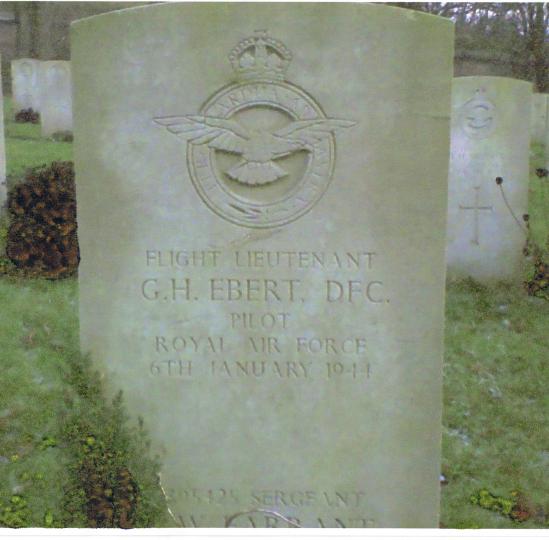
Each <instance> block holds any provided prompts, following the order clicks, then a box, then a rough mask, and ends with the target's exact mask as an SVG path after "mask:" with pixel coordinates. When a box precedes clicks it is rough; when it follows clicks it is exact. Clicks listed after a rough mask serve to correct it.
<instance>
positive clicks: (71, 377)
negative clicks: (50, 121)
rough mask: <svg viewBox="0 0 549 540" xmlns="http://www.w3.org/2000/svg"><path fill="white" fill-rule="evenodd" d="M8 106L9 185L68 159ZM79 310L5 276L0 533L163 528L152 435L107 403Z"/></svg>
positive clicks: (72, 293)
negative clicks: (85, 351) (84, 343)
mask: <svg viewBox="0 0 549 540" xmlns="http://www.w3.org/2000/svg"><path fill="white" fill-rule="evenodd" d="M6 102H7V103H6V111H5V113H6V114H5V117H6V135H7V137H6V153H7V165H8V174H9V175H10V179H11V183H12V184H13V183H14V182H16V181H18V179H19V178H20V177H21V176H22V174H23V172H24V171H25V170H26V169H27V168H29V167H34V166H38V165H42V164H45V163H50V162H51V161H56V160H67V159H72V147H71V144H70V143H63V142H55V141H53V140H49V139H41V138H40V126H39V125H38V126H37V125H31V124H15V123H14V122H13V117H12V115H11V111H10V100H9V99H8V100H6ZM5 225H6V224H5V220H4V223H3V224H2V226H1V227H0V228H2V229H3V230H2V234H0V249H1V250H2V252H3V249H4V244H5ZM77 302H78V295H77V283H76V280H75V279H74V278H73V279H65V280H60V281H48V280H43V279H24V278H20V277H16V276H13V275H11V276H8V275H5V276H0V305H1V306H2V309H1V311H0V351H1V359H2V361H1V365H2V386H1V392H0V526H4V527H86V526H91V525H97V526H99V525H102V524H103V525H104V524H105V523H109V522H112V523H114V524H116V525H124V523H122V522H123V521H124V520H123V519H121V515H122V514H123V512H124V511H126V509H124V508H123V507H122V506H123V505H124V504H125V505H126V506H128V507H129V513H130V514H131V515H130V516H129V517H130V519H129V521H130V522H131V524H132V525H133V526H141V527H147V526H148V527H150V526H162V525H166V524H167V523H168V521H167V515H166V508H165V501H164V498H163V495H162V492H161V491H160V488H159V486H158V483H157V477H156V472H157V470H158V463H157V462H156V461H155V459H154V457H151V456H150V452H149V451H148V441H147V438H146V434H145V433H144V432H143V431H142V429H140V426H139V425H138V426H130V425H129V424H128V422H127V420H126V418H125V415H124V412H123V404H122V403H121V402H120V400H117V401H116V402H115V403H106V402H105V400H104V398H103V393H102V390H101V385H100V384H99V380H98V377H97V375H96V374H95V373H94V372H93V371H92V369H91V367H90V364H89V361H88V359H87V358H84V357H82V356H81V354H80V352H79V340H78V308H77ZM90 469H93V472H90ZM126 471H129V472H130V475H131V482H128V481H127V475H126V477H125V476H124V475H125V472H126ZM122 488H123V489H122ZM117 490H118V493H116V491H117ZM113 491H114V493H112V492H113ZM122 491H124V492H123V493H122ZM94 497H95V499H94ZM92 499H93V500H95V501H96V503H95V505H94V504H91V503H90V501H91V500H92ZM126 513H128V511H126ZM90 515H92V516H94V517H95V518H96V520H95V522H93V521H92V520H91V519H90ZM124 519H125V522H126V523H127V522H128V519H127V516H126V518H124Z"/></svg>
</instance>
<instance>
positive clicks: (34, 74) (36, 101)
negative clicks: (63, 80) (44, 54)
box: [11, 58, 42, 114]
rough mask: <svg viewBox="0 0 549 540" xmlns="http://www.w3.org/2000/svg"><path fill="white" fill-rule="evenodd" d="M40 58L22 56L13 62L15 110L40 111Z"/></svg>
mask: <svg viewBox="0 0 549 540" xmlns="http://www.w3.org/2000/svg"><path fill="white" fill-rule="evenodd" d="M41 63H42V62H41V61H40V60H35V59H34V58H20V59H18V60H12V62H11V81H12V83H11V84H12V98H13V112H14V114H16V113H18V112H19V111H21V110H23V109H32V110H33V111H35V112H40V84H39V77H40V73H39V72H40V64H41Z"/></svg>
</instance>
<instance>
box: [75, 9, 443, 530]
mask: <svg viewBox="0 0 549 540" xmlns="http://www.w3.org/2000/svg"><path fill="white" fill-rule="evenodd" d="M257 29H263V30H257ZM327 36H329V39H326V37H327ZM452 43H453V29H452V25H451V23H450V22H449V21H447V20H444V19H441V18H438V17H433V16H430V15H425V14H421V13H417V12H412V11H408V10H401V9H396V8H389V7H386V6H381V5H368V4H354V5H351V4H341V5H337V4H318V5H313V4H291V5H290V4H284V5H280V4H278V5H277V4H274V3H273V4H269V3H264V4H238V3H235V4H185V3H181V4H166V5H160V6H152V7H144V8H136V9H131V10H126V11H120V12H117V13H113V14H106V15H101V16H98V17H92V18H89V19H85V20H82V21H78V22H76V23H74V24H73V26H72V41H71V50H72V55H73V56H72V58H73V69H74V85H75V94H74V97H75V165H76V178H77V204H78V230H79V241H80V249H81V256H82V262H81V266H80V269H79V286H80V293H79V295H80V296H79V298H80V328H81V347H82V349H83V351H86V352H91V354H92V358H93V359H94V361H95V363H96V366H97V367H98V369H99V370H100V371H101V373H102V375H103V377H104V379H103V380H104V381H105V382H106V384H107V388H108V390H109V391H110V392H111V393H114V392H116V391H117V390H118V389H122V390H123V391H124V395H125V401H126V405H127V407H128V410H129V411H130V412H131V415H132V417H133V418H134V419H135V418H137V417H141V418H142V419H143V421H144V424H145V426H146V427H147V429H148V431H149V433H150V436H151V439H152V441H153V447H154V449H155V451H157V452H158V454H159V456H160V458H161V461H162V472H161V480H162V484H163V487H164V489H165V492H166V495H167V498H168V504H169V507H170V508H171V510H172V511H173V515H174V523H175V524H177V525H178V526H189V527H190V526H200V527H202V526H210V527H224V526H257V527H266V526H279V527H285V526H287V527H291V526H296V525H297V524H300V525H301V526H304V527H436V526H438V505H439V472H440V459H439V453H440V438H441V355H442V327H443V320H444V310H443V295H444V275H445V268H444V267H445V264H444V246H445V221H446V198H447V188H446V186H447V182H446V179H447V163H448V152H449V113H450V86H451V73H452ZM410 65H413V66H414V69H413V70H412V69H409V66H410ZM418 133H421V136H418ZM174 523H172V526H173V525H174Z"/></svg>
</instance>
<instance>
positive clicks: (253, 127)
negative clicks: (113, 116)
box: [153, 31, 356, 227]
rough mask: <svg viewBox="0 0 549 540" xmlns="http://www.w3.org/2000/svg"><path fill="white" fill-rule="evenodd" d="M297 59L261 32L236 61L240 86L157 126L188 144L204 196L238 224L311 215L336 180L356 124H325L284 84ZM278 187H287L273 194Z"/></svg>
mask: <svg viewBox="0 0 549 540" xmlns="http://www.w3.org/2000/svg"><path fill="white" fill-rule="evenodd" d="M291 58H292V55H291V53H290V51H289V50H288V49H287V48H286V47H285V45H284V44H282V43H281V42H280V41H278V40H275V39H273V38H271V37H270V36H269V35H268V34H267V32H266V31H258V32H256V35H255V36H252V37H250V38H247V39H245V40H243V41H241V42H240V43H239V44H238V45H237V46H236V47H235V49H233V51H232V52H231V54H230V55H229V59H230V61H231V63H232V65H233V68H234V70H235V72H236V75H237V82H236V83H235V84H231V85H229V86H227V87H225V88H222V89H221V90H220V91H219V92H217V93H216V94H215V95H214V96H213V97H212V98H211V99H210V100H208V102H207V103H206V104H205V105H204V106H203V107H202V110H201V111H200V114H187V115H178V116H165V117H156V118H154V119H153V120H154V122H155V123H156V124H157V125H159V126H162V127H164V128H166V129H167V130H168V132H170V133H172V134H174V135H176V136H177V137H178V138H180V139H182V140H183V141H185V142H186V143H187V162H188V165H189V173H190V176H191V179H192V182H193V184H194V186H195V188H196V189H197V191H198V193H199V195H200V196H201V197H202V199H203V200H204V202H205V203H206V204H207V205H208V206H209V207H210V209H212V210H213V211H215V212H216V213H217V214H218V215H220V216H221V217H223V218H225V219H227V220H229V221H231V222H233V223H236V224H237V225H244V226H247V227H273V226H278V225H282V224H284V223H287V222H289V221H292V220H293V219H296V218H297V217H300V216H301V215H303V214H304V213H306V212H307V211H308V210H309V209H310V208H311V207H312V206H313V205H314V204H315V203H316V202H317V201H318V200H319V199H320V197H321V196H322V194H323V193H324V192H325V190H326V188H327V186H328V183H329V181H330V179H331V176H332V173H333V168H334V159H335V134H336V133H338V132H339V131H341V130H344V129H346V128H350V127H352V126H354V125H355V124H356V122H354V121H351V120H345V119H339V118H328V117H326V115H325V114H324V112H323V111H322V109H321V108H320V106H319V105H318V104H317V103H316V102H315V101H314V100H313V98H312V97H311V96H309V95H308V94H306V93H305V92H304V91H303V90H302V89H301V88H298V87H296V86H294V85H292V84H290V83H288V82H287V81H286V80H285V72H286V69H287V67H288V64H289V63H290V60H291ZM250 112H251V113H253V115H250ZM250 116H251V117H252V119H251V120H250V118H249V117H250ZM262 117H264V118H262ZM274 117H276V118H275V120H276V121H275V120H273V118H274ZM269 119H270V120H269ZM224 155H225V156H227V155H228V156H232V159H231V158H225V159H223V158H222V156H224ZM292 156H294V157H295V156H297V158H295V159H292ZM298 160H301V161H302V165H301V166H300V165H296V163H297V162H298ZM220 162H222V163H223V164H221V163H220ZM295 169H298V170H299V171H302V172H301V173H299V172H296V170H295ZM278 183H280V184H281V185H282V184H283V187H281V188H280V189H278V188H271V186H274V185H275V184H278ZM238 186H240V187H238ZM244 188H245V189H248V190H249V191H247V192H246V191H245V189H244Z"/></svg>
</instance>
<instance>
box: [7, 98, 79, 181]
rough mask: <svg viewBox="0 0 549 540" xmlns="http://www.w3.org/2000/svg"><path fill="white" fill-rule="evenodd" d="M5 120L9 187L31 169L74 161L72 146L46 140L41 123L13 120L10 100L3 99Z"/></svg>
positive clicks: (67, 143) (66, 143)
mask: <svg viewBox="0 0 549 540" xmlns="http://www.w3.org/2000/svg"><path fill="white" fill-rule="evenodd" d="M4 120H5V134H6V164H7V176H8V187H10V186H11V185H13V183H14V182H16V181H17V180H18V179H19V178H20V177H21V176H22V175H23V174H24V173H25V171H26V170H27V169H28V168H31V167H38V166H40V165H45V164H50V163H51V162H52V161H72V159H73V158H72V144H71V143H69V142H58V141H54V140H53V139H49V138H43V137H42V136H41V134H40V124H28V123H24V124H18V123H16V122H15V121H14V116H13V110H12V100H11V98H10V97H5V98H4Z"/></svg>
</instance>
